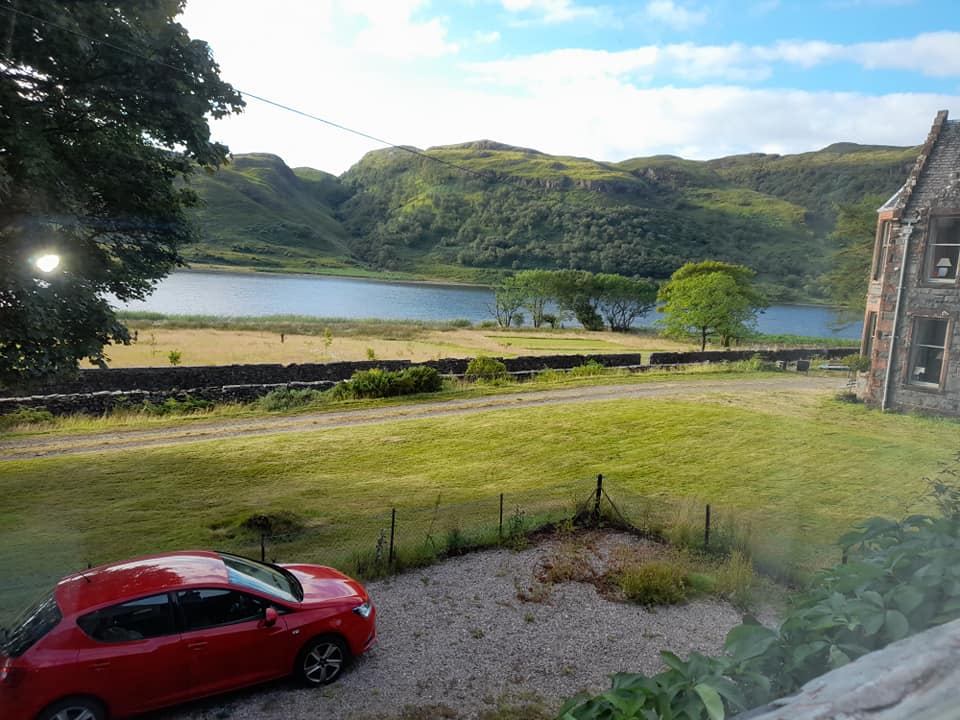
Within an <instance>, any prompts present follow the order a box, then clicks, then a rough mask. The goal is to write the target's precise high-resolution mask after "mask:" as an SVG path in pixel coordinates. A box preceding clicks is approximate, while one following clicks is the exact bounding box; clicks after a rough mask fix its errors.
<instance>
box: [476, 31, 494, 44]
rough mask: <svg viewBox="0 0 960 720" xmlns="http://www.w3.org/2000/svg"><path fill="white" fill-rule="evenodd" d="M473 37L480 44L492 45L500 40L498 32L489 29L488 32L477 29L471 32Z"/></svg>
mask: <svg viewBox="0 0 960 720" xmlns="http://www.w3.org/2000/svg"><path fill="white" fill-rule="evenodd" d="M473 39H474V40H475V41H476V42H478V43H480V44H481V45H492V44H494V43H497V42H500V33H499V32H497V31H496V30H491V31H490V32H481V31H480V30H477V32H475V33H474V34H473Z"/></svg>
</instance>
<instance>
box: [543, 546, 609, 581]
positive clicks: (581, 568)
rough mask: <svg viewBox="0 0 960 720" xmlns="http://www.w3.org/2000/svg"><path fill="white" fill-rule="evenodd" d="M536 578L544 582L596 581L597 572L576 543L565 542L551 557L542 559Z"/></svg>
mask: <svg viewBox="0 0 960 720" xmlns="http://www.w3.org/2000/svg"><path fill="white" fill-rule="evenodd" d="M537 578H538V579H539V580H540V581H541V582H544V583H563V582H585V583H596V582H597V579H598V577H597V573H596V572H595V571H594V569H593V567H591V565H590V563H589V561H588V560H587V558H586V557H584V555H583V553H582V552H580V548H579V547H578V546H576V545H573V544H570V543H565V544H564V545H562V546H561V547H560V548H558V550H557V552H556V553H554V555H553V557H551V558H549V559H547V560H544V561H543V563H542V564H541V566H540V572H539V573H538V575H537Z"/></svg>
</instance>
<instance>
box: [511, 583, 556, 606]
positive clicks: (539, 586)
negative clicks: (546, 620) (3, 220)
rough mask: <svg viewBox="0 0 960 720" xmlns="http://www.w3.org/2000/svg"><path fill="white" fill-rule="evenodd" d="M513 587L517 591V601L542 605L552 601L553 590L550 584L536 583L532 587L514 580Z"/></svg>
mask: <svg viewBox="0 0 960 720" xmlns="http://www.w3.org/2000/svg"><path fill="white" fill-rule="evenodd" d="M513 586H514V588H515V589H516V591H517V600H519V601H520V602H525V603H537V604H541V605H542V604H543V603H545V602H547V601H548V600H549V599H550V593H551V592H552V590H553V588H552V587H551V586H550V585H549V584H548V583H542V582H536V581H534V582H533V583H531V584H530V585H522V584H521V583H520V582H519V581H518V580H514V582H513Z"/></svg>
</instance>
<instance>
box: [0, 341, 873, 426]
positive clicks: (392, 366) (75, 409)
mask: <svg viewBox="0 0 960 720" xmlns="http://www.w3.org/2000/svg"><path fill="white" fill-rule="evenodd" d="M756 352H757V351H755V350H736V351H729V352H703V353H652V354H651V356H650V362H649V364H647V365H642V364H641V357H640V353H621V354H615V355H546V356H544V355H537V356H525V357H517V358H501V360H502V362H503V363H504V365H506V367H507V372H509V373H511V374H514V375H529V374H532V373H536V372H539V371H541V370H546V369H555V370H569V369H570V368H575V367H579V366H580V365H584V364H586V363H588V362H591V361H594V362H597V363H599V364H601V365H604V366H606V367H611V368H629V369H631V370H634V371H638V372H643V371H646V370H649V369H651V368H658V369H661V368H666V367H676V366H678V365H682V364H688V363H702V362H723V361H731V360H743V359H748V358H750V357H752V356H753V355H754V354H756ZM853 352H856V349H855V348H846V349H836V348H830V349H819V350H817V349H813V350H778V351H763V352H761V353H760V354H761V355H763V356H764V357H765V358H767V359H769V360H785V361H788V362H793V361H796V360H798V359H801V358H809V357H810V356H811V355H821V356H830V357H834V358H840V357H843V355H848V354H850V353H853ZM469 362H470V360H469V359H467V358H445V359H441V360H430V361H427V362H424V363H422V364H423V365H426V366H428V367H433V368H436V369H437V371H439V372H440V373H442V374H444V375H452V376H461V375H463V374H464V373H465V372H466V369H467V364H468V363H469ZM410 366H411V363H410V361H409V360H365V361H362V362H337V363H309V364H302V365H220V366H205V367H162V368H118V369H108V370H81V371H80V373H79V375H78V377H77V378H76V379H75V380H71V381H66V382H59V383H48V384H46V385H42V386H40V387H38V388H36V389H35V390H34V392H33V393H30V394H27V393H22V394H17V393H10V394H9V397H0V414H4V413H10V412H14V411H15V410H17V409H18V408H21V407H27V408H37V409H40V408H42V409H45V410H48V411H49V412H51V413H53V414H55V415H68V414H72V413H87V414H96V415H99V414H102V413H104V412H106V411H108V410H111V409H113V408H116V407H118V406H126V407H138V406H141V405H142V404H143V403H145V402H149V403H157V404H158V403H162V402H164V401H165V400H167V399H168V398H173V399H175V400H181V401H182V400H185V399H186V398H187V397H191V398H196V399H200V400H209V401H211V402H249V401H252V400H255V399H257V398H258V397H262V396H263V395H266V394H267V393H269V392H270V391H272V390H276V389H277V388H281V387H289V388H291V389H316V390H326V389H328V388H330V387H333V386H334V385H335V384H336V383H337V382H339V381H341V380H347V379H349V378H350V377H352V376H353V374H354V373H355V372H357V371H360V370H369V369H371V368H382V369H384V370H402V369H403V368H406V367H410Z"/></svg>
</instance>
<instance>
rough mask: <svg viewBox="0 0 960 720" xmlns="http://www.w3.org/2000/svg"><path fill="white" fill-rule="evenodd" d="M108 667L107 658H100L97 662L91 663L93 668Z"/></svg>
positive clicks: (102, 668) (103, 668)
mask: <svg viewBox="0 0 960 720" xmlns="http://www.w3.org/2000/svg"><path fill="white" fill-rule="evenodd" d="M108 667H110V661H109V660H100V661H98V662H95V663H93V669H94V670H105V669H106V668H108Z"/></svg>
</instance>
